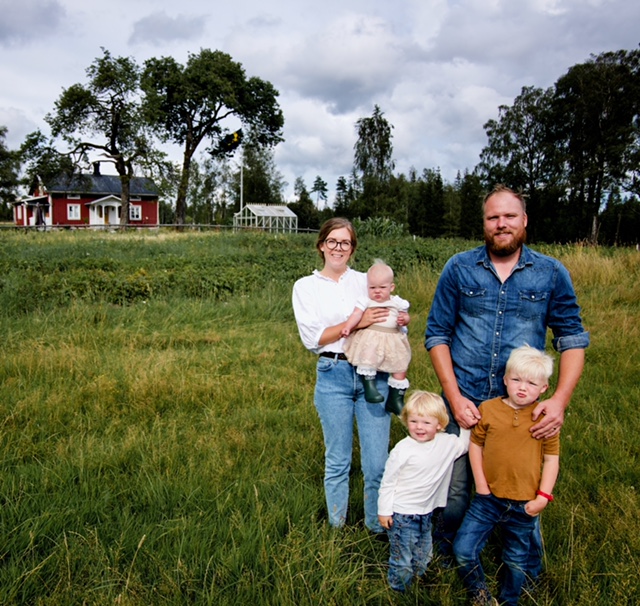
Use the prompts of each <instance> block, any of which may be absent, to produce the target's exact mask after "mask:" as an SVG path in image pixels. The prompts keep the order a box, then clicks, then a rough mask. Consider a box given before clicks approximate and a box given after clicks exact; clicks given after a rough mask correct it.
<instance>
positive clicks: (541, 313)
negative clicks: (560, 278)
mask: <svg viewBox="0 0 640 606" xmlns="http://www.w3.org/2000/svg"><path fill="white" fill-rule="evenodd" d="M518 294H519V297H518V311H517V312H516V313H517V315H518V317H519V318H523V319H524V320H537V319H538V318H544V317H545V316H546V315H547V308H548V306H549V293H548V292H547V291H544V290H521V291H520V292H519V293H518Z"/></svg>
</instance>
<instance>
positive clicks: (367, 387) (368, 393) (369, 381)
mask: <svg viewBox="0 0 640 606" xmlns="http://www.w3.org/2000/svg"><path fill="white" fill-rule="evenodd" d="M360 376H361V377H362V383H363V385H364V399H365V400H366V401H367V402H369V403H370V404H379V403H380V402H384V396H383V395H381V394H380V392H379V391H378V388H377V387H376V378H375V377H371V378H370V377H366V376H365V375H360Z"/></svg>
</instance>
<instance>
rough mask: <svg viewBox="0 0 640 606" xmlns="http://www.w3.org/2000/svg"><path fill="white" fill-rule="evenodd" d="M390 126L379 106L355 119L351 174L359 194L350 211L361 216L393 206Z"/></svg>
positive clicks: (379, 214) (386, 209)
mask: <svg viewBox="0 0 640 606" xmlns="http://www.w3.org/2000/svg"><path fill="white" fill-rule="evenodd" d="M392 129H393V126H392V125H391V124H389V122H388V121H387V119H386V118H385V117H384V114H383V112H382V111H381V110H380V107H379V106H378V105H376V106H374V109H373V114H372V115H371V116H370V117H367V118H360V119H359V120H358V121H357V122H356V131H357V133H358V140H357V141H356V143H355V145H354V150H355V155H354V174H355V175H356V176H357V177H358V186H359V197H358V199H357V200H356V201H355V203H354V204H353V207H352V210H353V212H354V213H355V215H356V216H359V217H361V218H363V219H366V218H368V217H376V216H384V215H388V212H387V211H388V210H389V208H388V207H389V206H390V205H391V206H392V205H393V202H392V200H391V199H390V195H389V185H390V182H391V177H392V176H393V170H394V169H395V162H394V160H393V144H392V143H391V139H392V137H393V135H392V134H391V131H392ZM391 210H393V209H391Z"/></svg>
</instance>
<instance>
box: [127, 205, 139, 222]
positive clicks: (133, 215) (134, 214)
mask: <svg viewBox="0 0 640 606" xmlns="http://www.w3.org/2000/svg"><path fill="white" fill-rule="evenodd" d="M129 221H142V205H141V204H129Z"/></svg>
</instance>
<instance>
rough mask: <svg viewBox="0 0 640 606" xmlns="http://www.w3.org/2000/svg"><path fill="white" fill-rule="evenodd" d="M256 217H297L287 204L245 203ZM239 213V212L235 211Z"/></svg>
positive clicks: (246, 207)
mask: <svg viewBox="0 0 640 606" xmlns="http://www.w3.org/2000/svg"><path fill="white" fill-rule="evenodd" d="M244 208H245V209H246V210H248V211H249V212H251V213H253V214H254V215H256V216H258V217H297V215H296V213H294V212H293V211H292V210H291V209H290V208H289V207H288V206H279V205H278V206H267V205H263V204H247V205H246V206H245V207H244ZM236 214H237V215H239V214H240V213H236Z"/></svg>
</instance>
